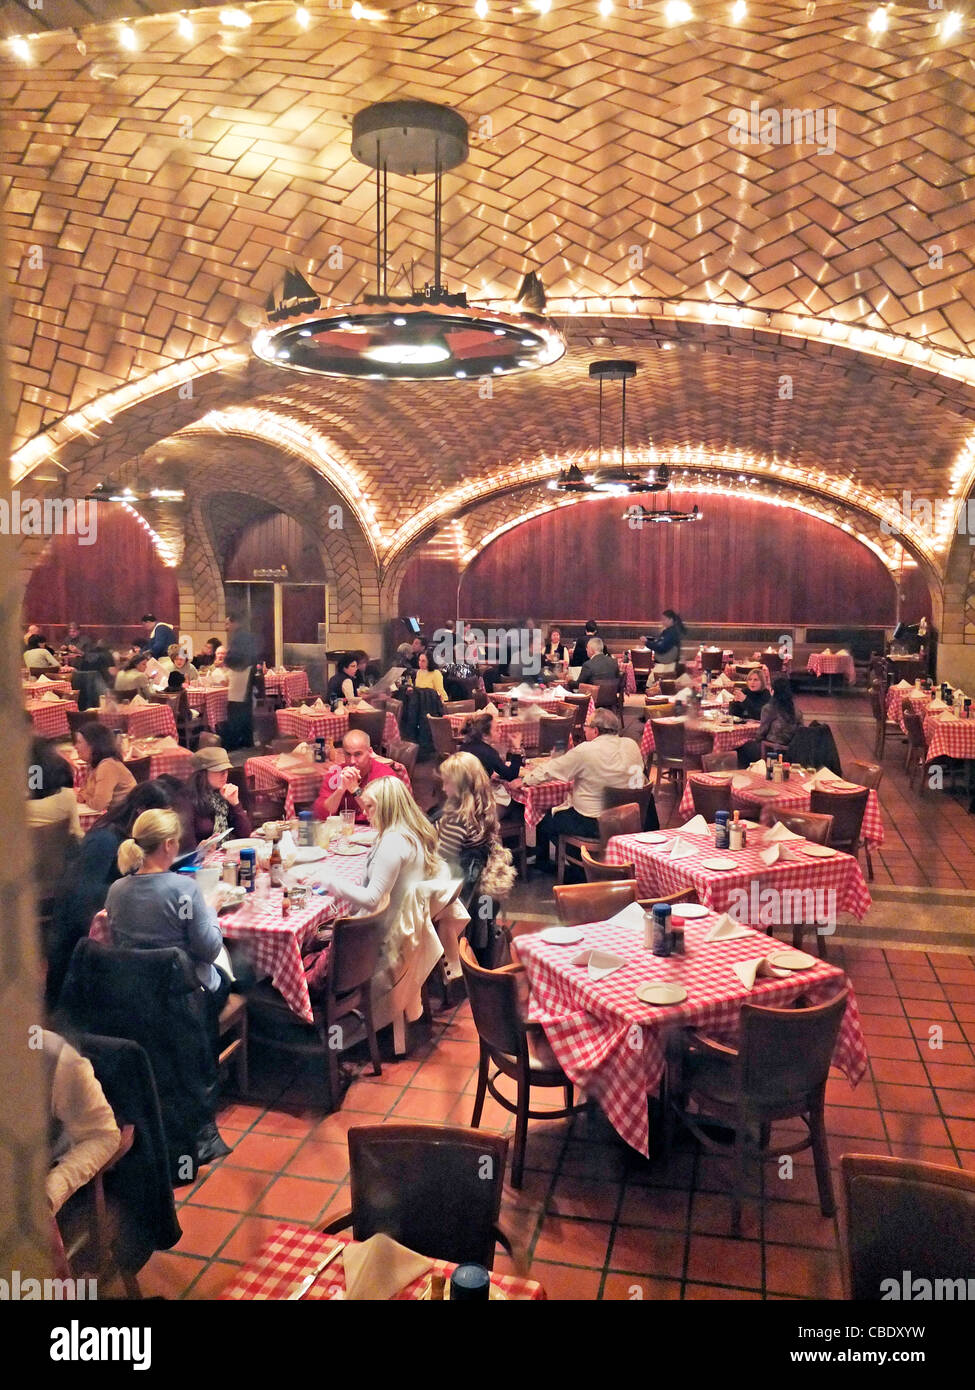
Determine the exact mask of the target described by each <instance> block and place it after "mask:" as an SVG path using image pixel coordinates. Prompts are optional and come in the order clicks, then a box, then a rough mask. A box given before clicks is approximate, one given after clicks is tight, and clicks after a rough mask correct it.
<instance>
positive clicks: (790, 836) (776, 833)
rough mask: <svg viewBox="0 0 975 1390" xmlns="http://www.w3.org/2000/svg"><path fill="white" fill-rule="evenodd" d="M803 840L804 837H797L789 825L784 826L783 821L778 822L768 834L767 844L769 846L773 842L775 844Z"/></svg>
mask: <svg viewBox="0 0 975 1390" xmlns="http://www.w3.org/2000/svg"><path fill="white" fill-rule="evenodd" d="M802 838H803V837H802V836H801V835H797V834H796V832H795V831H794V830H790V829H789V827H788V826H787V825H783V824H782V822H781V821H776V822H775V824H774V825H773V826H772V828H771V830H769V831H767V832H766V834H765V843H766V844H768V843H769V842H771V843H772V844H775V843H776V842H777V841H783V840H801V839H802Z"/></svg>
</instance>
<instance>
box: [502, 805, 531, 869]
mask: <svg viewBox="0 0 975 1390" xmlns="http://www.w3.org/2000/svg"><path fill="white" fill-rule="evenodd" d="M499 829H500V834H501V843H502V845H504V847H505V849H510V850H511V857H512V859H513V860H514V861H515V863H516V864H517V865H518V877H519V878H520V879H521V881H522V883H527V882H528V842H527V840H526V839H525V822H524V821H523V820H503V821H501V822H500V826H499Z"/></svg>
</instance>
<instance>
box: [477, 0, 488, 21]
mask: <svg viewBox="0 0 975 1390" xmlns="http://www.w3.org/2000/svg"><path fill="white" fill-rule="evenodd" d="M474 13H475V14H476V15H477V17H478V19H487V14H488V3H487V0H477V3H476V4H475V6H474Z"/></svg>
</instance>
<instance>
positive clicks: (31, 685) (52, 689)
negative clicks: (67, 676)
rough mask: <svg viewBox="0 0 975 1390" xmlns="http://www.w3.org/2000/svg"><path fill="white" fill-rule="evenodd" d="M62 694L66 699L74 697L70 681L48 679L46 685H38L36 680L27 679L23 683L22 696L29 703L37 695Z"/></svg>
mask: <svg viewBox="0 0 975 1390" xmlns="http://www.w3.org/2000/svg"><path fill="white" fill-rule="evenodd" d="M47 694H51V695H63V696H65V698H67V699H69V700H70V699H74V695H75V689H74V686H73V685H72V684H71V682H70V681H60V680H58V681H55V680H49V681H48V682H47V684H46V685H38V684H37V682H36V681H27V682H26V683H25V684H24V698H25V699H26V701H27V703H28V704H31V703H32V702H33V701H34V700H36V699H37V698H38V696H39V695H47Z"/></svg>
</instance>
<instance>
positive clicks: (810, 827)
mask: <svg viewBox="0 0 975 1390" xmlns="http://www.w3.org/2000/svg"><path fill="white" fill-rule="evenodd" d="M772 823H773V825H784V826H785V828H786V829H787V830H791V831H793V833H794V834H796V835H801V836H802V837H803V839H805V840H811V841H812V843H813V844H814V845H828V844H829V837H830V835H832V833H833V817H832V816H824V815H814V814H813V813H812V812H811V811H776V810H775V809H774V807H773V809H772Z"/></svg>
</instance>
